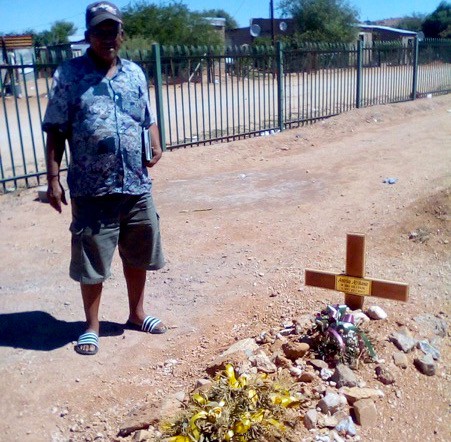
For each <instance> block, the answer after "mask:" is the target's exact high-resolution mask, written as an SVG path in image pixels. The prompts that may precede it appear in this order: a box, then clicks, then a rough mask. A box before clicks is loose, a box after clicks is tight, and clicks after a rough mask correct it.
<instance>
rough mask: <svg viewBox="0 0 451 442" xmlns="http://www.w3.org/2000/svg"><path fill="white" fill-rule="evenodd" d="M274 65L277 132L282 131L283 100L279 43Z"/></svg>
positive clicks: (280, 46)
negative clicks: (275, 71)
mask: <svg viewBox="0 0 451 442" xmlns="http://www.w3.org/2000/svg"><path fill="white" fill-rule="evenodd" d="M276 63H277V111H278V120H277V122H278V126H279V130H280V131H283V130H284V128H285V126H284V112H283V110H284V100H283V92H284V87H283V80H284V73H283V45H282V43H281V42H280V41H278V42H277V45H276Z"/></svg>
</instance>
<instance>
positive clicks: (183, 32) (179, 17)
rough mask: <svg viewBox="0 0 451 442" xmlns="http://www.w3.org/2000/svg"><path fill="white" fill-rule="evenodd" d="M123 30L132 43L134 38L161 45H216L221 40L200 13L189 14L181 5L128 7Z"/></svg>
mask: <svg viewBox="0 0 451 442" xmlns="http://www.w3.org/2000/svg"><path fill="white" fill-rule="evenodd" d="M123 16H124V30H125V34H126V36H127V38H129V39H131V40H132V41H131V42H128V43H127V42H126V43H125V48H127V47H128V46H130V45H131V44H132V43H133V40H134V39H136V38H139V39H141V41H147V42H149V43H152V42H157V43H160V44H163V45H216V44H220V43H221V38H220V36H219V35H218V33H217V32H216V31H215V30H214V28H213V27H212V26H211V25H210V24H209V23H208V21H207V20H205V16H203V15H201V14H200V13H196V12H191V11H190V10H189V9H188V7H187V6H186V5H184V4H183V3H177V2H173V3H170V4H168V5H165V6H157V5H153V4H151V5H149V4H146V3H144V2H141V3H136V4H134V5H133V6H132V5H128V6H127V7H126V8H125V9H124V11H123Z"/></svg>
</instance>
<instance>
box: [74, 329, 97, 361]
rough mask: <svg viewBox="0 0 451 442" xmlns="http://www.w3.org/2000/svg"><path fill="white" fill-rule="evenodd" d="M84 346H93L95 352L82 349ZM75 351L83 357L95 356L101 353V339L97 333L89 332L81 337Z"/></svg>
mask: <svg viewBox="0 0 451 442" xmlns="http://www.w3.org/2000/svg"><path fill="white" fill-rule="evenodd" d="M83 345H92V346H93V347H94V350H85V349H83V348H81V346H83ZM74 350H75V351H76V352H77V353H79V354H81V355H95V354H96V353H97V352H98V351H99V337H98V336H97V333H95V332H93V331H88V332H85V333H83V334H82V335H80V337H79V338H78V341H77V344H76V345H75V347H74Z"/></svg>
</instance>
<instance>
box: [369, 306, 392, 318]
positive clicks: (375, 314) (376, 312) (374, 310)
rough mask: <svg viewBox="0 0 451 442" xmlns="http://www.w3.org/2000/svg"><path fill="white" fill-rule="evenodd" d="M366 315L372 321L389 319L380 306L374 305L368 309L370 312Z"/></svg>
mask: <svg viewBox="0 0 451 442" xmlns="http://www.w3.org/2000/svg"><path fill="white" fill-rule="evenodd" d="M366 314H367V315H368V316H369V317H370V318H371V319H375V320H378V319H387V316H388V315H387V313H385V311H384V310H383V309H382V308H381V307H379V306H378V305H372V306H371V307H369V308H368V310H367V311H366Z"/></svg>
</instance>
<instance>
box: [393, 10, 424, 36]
mask: <svg viewBox="0 0 451 442" xmlns="http://www.w3.org/2000/svg"><path fill="white" fill-rule="evenodd" d="M424 19H425V15H424V14H416V13H413V14H412V15H409V16H406V17H403V18H402V19H401V20H399V22H398V23H397V24H396V28H398V29H404V30H406V31H414V32H418V31H421V26H422V25H423V21H424Z"/></svg>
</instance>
